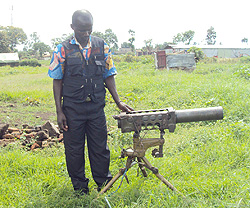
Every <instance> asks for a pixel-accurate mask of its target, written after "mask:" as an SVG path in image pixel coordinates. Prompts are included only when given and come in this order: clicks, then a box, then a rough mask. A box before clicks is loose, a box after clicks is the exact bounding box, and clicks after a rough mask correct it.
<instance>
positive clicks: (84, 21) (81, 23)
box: [71, 9, 93, 47]
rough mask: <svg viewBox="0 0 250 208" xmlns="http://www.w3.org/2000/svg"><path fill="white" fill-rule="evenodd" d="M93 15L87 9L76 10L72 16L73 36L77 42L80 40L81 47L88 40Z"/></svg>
mask: <svg viewBox="0 0 250 208" xmlns="http://www.w3.org/2000/svg"><path fill="white" fill-rule="evenodd" d="M92 26H93V17H92V15H91V13H90V12H89V11H87V10H84V9H83V10H77V11H75V12H74V14H73V16H72V24H71V28H72V29H73V30H74V32H75V37H76V39H77V41H78V42H80V43H81V44H84V45H82V46H83V47H84V46H85V45H86V44H87V42H88V40H89V35H90V34H91V32H92Z"/></svg>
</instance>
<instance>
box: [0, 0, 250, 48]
mask: <svg viewBox="0 0 250 208" xmlns="http://www.w3.org/2000/svg"><path fill="white" fill-rule="evenodd" d="M2 1H4V2H1V4H0V5H1V6H0V26H10V25H11V22H12V23H13V26H14V27H20V28H22V29H23V30H24V32H25V33H26V34H27V35H28V36H29V35H30V34H32V33H33V32H37V34H38V35H39V36H40V40H41V41H42V42H44V43H46V44H48V45H51V42H50V41H51V39H52V38H58V37H61V36H62V35H63V34H70V33H72V32H73V31H72V29H71V28H70V24H71V20H72V14H73V13H74V11H76V10H79V9H87V10H89V11H90V12H91V13H92V16H93V18H94V25H93V31H99V32H103V33H104V32H105V30H106V29H109V28H110V29H112V31H113V32H114V33H115V34H116V36H117V38H118V42H119V46H120V44H121V43H123V42H128V39H129V38H130V35H129V33H128V31H129V30H130V29H131V30H133V31H135V47H136V48H141V47H143V46H144V45H145V43H144V41H145V40H149V39H152V43H153V44H154V45H155V44H162V43H164V42H172V40H173V37H174V36H175V35H176V34H177V33H183V32H186V31H188V30H193V31H194V32H195V36H194V39H193V42H197V43H199V44H201V45H202V44H205V38H206V35H207V30H208V29H209V28H210V27H211V26H212V27H214V30H215V32H216V34H217V38H216V41H217V43H218V44H219V43H221V44H222V45H225V46H239V45H242V43H241V40H242V39H243V38H248V40H249V41H250V26H249V19H250V18H249V5H250V3H248V2H249V0H237V1H235V0H234V1H233V0H227V1H226V0H209V1H204V0H203V1H202V0H175V1H174V0H171V1H170V0H154V1H149V0H106V1H104V0H89V1H86V0H81V1H79V0H71V1H63V0H62V1H53V0H39V1H36V0H8V1H7V0H2ZM65 2H67V3H65ZM12 5H13V11H12V9H11V8H12ZM11 14H12V15H11ZM11 16H12V21H11Z"/></svg>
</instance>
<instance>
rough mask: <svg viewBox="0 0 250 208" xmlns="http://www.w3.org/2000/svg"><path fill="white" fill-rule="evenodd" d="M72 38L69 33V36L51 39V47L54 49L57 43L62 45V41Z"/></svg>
mask: <svg viewBox="0 0 250 208" xmlns="http://www.w3.org/2000/svg"><path fill="white" fill-rule="evenodd" d="M72 36H73V34H72V33H69V34H63V35H62V37H60V38H53V39H51V41H50V42H51V46H52V48H55V47H56V46H57V45H58V44H59V43H62V42H63V41H65V40H67V39H69V38H71V37H72Z"/></svg>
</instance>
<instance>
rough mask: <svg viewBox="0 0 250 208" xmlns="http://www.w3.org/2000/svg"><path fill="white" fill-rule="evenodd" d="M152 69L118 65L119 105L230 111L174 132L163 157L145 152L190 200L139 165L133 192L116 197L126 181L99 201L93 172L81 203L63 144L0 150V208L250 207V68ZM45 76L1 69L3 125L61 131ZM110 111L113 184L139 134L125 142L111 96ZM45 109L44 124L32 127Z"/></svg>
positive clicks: (132, 177)
mask: <svg viewBox="0 0 250 208" xmlns="http://www.w3.org/2000/svg"><path fill="white" fill-rule="evenodd" d="M148 60H150V59H148V58H146V59H142V60H132V62H130V63H127V62H124V61H123V60H122V58H121V61H118V62H117V63H116V66H117V69H118V76H117V77H116V84H117V89H118V92H119V94H120V97H121V99H122V100H123V101H124V102H126V103H128V104H129V105H131V106H132V107H134V108H135V109H136V110H139V109H154V108H157V109H158V108H166V107H173V108H174V109H176V110H179V109H191V108H199V107H212V106H219V105H220V106H222V107H223V109H224V119H223V120H222V121H216V122H214V121H209V122H197V123H186V124H177V128H176V130H175V132H174V133H168V132H167V131H166V134H165V144H164V157H163V158H153V157H152V156H151V150H148V151H147V153H146V157H147V158H148V159H149V161H150V162H151V163H152V164H153V165H154V166H155V167H158V168H159V172H160V173H161V174H162V175H163V176H164V177H165V178H166V179H167V180H168V181H170V182H171V183H172V184H173V185H174V186H175V187H176V188H177V189H178V190H179V191H180V192H182V193H183V194H184V195H185V196H186V198H185V199H184V198H182V197H181V196H180V195H178V194H177V193H174V192H172V191H171V190H169V189H168V188H167V187H166V186H165V185H164V184H163V183H162V182H161V181H159V180H158V179H157V178H156V177H155V176H154V175H153V174H152V173H151V172H150V171H148V174H149V175H148V177H147V178H144V177H143V176H142V174H141V173H140V172H139V176H138V177H137V166H136V165H135V166H133V167H132V168H131V169H130V170H129V171H128V172H127V175H128V178H129V182H130V183H129V184H127V183H126V181H124V182H123V183H122V186H121V188H120V189H118V190H116V189H117V187H118V185H119V183H120V180H119V181H117V182H116V183H115V184H114V186H113V188H112V189H111V190H109V191H108V193H106V194H104V195H101V196H99V195H98V193H97V191H96V190H95V188H96V185H95V183H94V182H93V180H92V178H91V172H90V166H89V163H87V167H86V175H88V176H89V178H90V179H91V180H90V189H91V192H90V195H88V196H84V197H80V198H77V197H75V195H74V193H73V188H72V185H71V182H70V179H69V177H68V175H67V171H66V165H65V159H64V148H63V146H62V145H58V146H56V147H53V148H50V149H42V150H38V151H35V152H27V151H25V150H23V149H20V147H19V145H18V143H16V144H13V145H9V146H7V147H5V148H1V149H0V173H1V174H0V175H1V176H0V183H1V186H0V193H2V194H1V195H0V207H108V205H107V203H106V200H105V197H106V198H107V199H108V201H109V203H110V205H111V206H112V207H250V189H249V187H250V177H249V175H250V169H249V168H250V166H249V164H250V153H249V149H250V148H249V147H250V142H249V137H250V117H249V112H250V109H249V107H250V102H249V101H250V82H249V75H248V73H247V71H248V70H249V68H250V65H249V62H248V60H240V61H237V62H236V61H235V60H234V61H231V60H230V61H229V62H227V61H226V60H223V61H220V62H219V61H217V62H214V61H213V62H208V61H206V63H200V64H198V65H197V68H196V69H195V70H194V71H193V72H186V71H181V70H179V71H172V70H169V71H167V70H155V69H154V67H153V62H152V61H148ZM19 70H20V71H19ZM46 74H47V69H46V67H44V68H43V67H42V68H35V69H31V68H25V67H23V68H21V67H20V68H6V67H1V68H0V88H1V89H2V90H1V92H0V103H1V107H0V112H1V114H0V121H1V122H7V121H8V122H10V124H12V125H14V124H15V123H16V122H17V121H18V120H19V121H23V120H25V122H31V123H33V124H39V123H42V122H44V119H47V118H48V117H49V116H51V119H52V121H54V122H55V114H54V101H53V95H52V82H51V80H50V79H49V78H47V75H46ZM6 80H8V81H6ZM27 97H28V98H29V99H27ZM10 103H14V107H10V106H9V104H10ZM106 103H107V105H106V107H105V111H106V116H107V123H108V129H109V137H108V138H109V147H110V150H111V166H110V169H111V172H112V174H113V175H115V174H116V173H117V172H118V170H119V169H120V168H122V167H124V164H125V162H126V159H118V157H119V155H120V151H121V149H122V148H127V147H129V146H131V145H132V133H126V134H122V133H121V132H120V130H119V129H117V123H116V121H115V120H114V119H113V118H112V115H115V114H118V113H119V111H118V109H117V107H116V106H115V104H114V102H113V101H112V99H111V96H110V95H109V94H107V98H106ZM41 110H42V111H43V113H44V115H46V116H47V117H41V118H40V119H39V120H37V118H35V119H34V116H35V115H36V114H37V113H40V111H41ZM19 111H20V112H21V113H17V112H19ZM34 112H35V113H34ZM25 115H26V116H25ZM7 116H8V117H9V118H8V119H7V118H6V117H7ZM13 120H14V121H13ZM143 134H144V132H143V133H142V135H143ZM151 136H159V132H158V131H150V132H148V133H147V135H146V137H151ZM86 157H87V156H86ZM86 159H87V158H86ZM86 161H87V160H86Z"/></svg>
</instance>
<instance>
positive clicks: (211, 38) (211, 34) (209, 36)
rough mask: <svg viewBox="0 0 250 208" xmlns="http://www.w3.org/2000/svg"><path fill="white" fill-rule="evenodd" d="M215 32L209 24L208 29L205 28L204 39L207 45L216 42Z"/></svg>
mask: <svg viewBox="0 0 250 208" xmlns="http://www.w3.org/2000/svg"><path fill="white" fill-rule="evenodd" d="M215 39H216V32H215V31H214V28H213V27H212V26H211V27H210V28H209V29H208V30H207V37H206V41H207V44H208V45H214V44H215V43H216V40H215Z"/></svg>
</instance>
